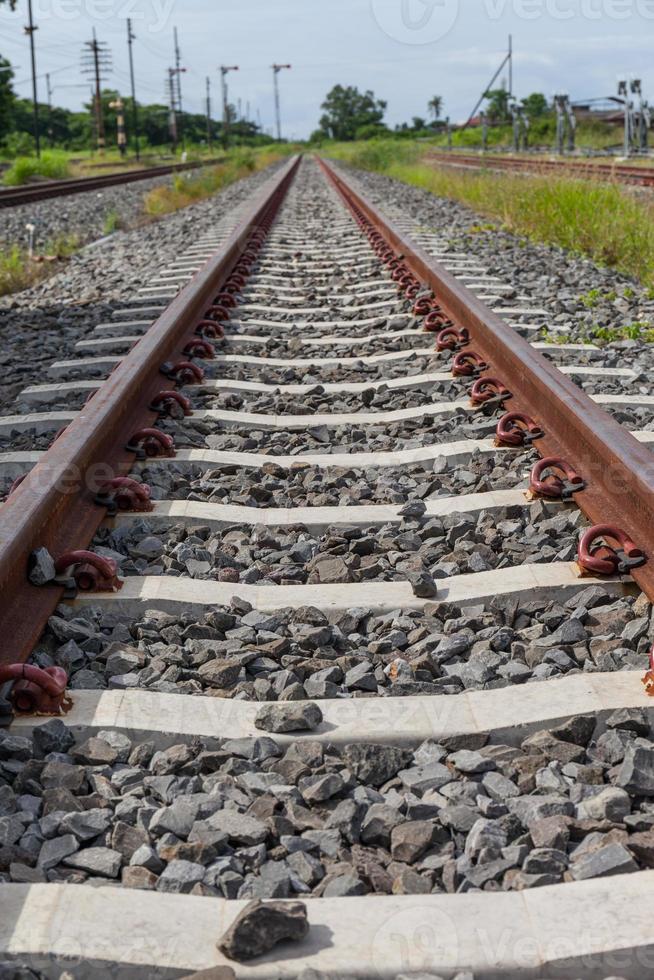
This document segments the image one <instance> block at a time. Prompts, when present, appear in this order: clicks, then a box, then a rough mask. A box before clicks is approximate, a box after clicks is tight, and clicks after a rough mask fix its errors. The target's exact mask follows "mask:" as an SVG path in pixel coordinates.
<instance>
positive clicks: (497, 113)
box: [484, 88, 511, 123]
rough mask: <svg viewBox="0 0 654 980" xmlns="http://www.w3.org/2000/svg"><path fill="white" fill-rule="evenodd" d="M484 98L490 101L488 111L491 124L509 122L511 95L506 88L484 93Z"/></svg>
mask: <svg viewBox="0 0 654 980" xmlns="http://www.w3.org/2000/svg"><path fill="white" fill-rule="evenodd" d="M484 97H485V98H487V99H488V107H487V109H486V111H487V113H488V117H489V119H490V121H491V122H494V123H499V122H508V120H509V119H510V117H511V113H510V112H509V100H510V98H511V97H510V95H509V93H508V92H507V90H506V89H505V88H494V89H491V91H489V92H484Z"/></svg>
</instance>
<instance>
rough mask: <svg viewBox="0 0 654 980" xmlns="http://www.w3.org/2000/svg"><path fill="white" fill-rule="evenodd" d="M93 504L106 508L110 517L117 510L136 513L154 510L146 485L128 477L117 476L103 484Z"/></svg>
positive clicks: (148, 488)
mask: <svg viewBox="0 0 654 980" xmlns="http://www.w3.org/2000/svg"><path fill="white" fill-rule="evenodd" d="M95 502H96V504H99V505H100V507H106V508H107V510H108V511H109V515H110V516H113V515H114V514H115V513H116V512H117V511H119V510H122V511H132V512H138V513H146V512H148V511H151V510H154V504H153V502H152V500H151V499H150V487H149V486H148V484H147V483H139V482H138V480H133V479H132V478H131V477H129V476H117V477H115V478H114V479H113V480H109V481H108V482H107V483H103V484H102V486H101V487H100V489H99V490H98V492H97V494H96V495H95Z"/></svg>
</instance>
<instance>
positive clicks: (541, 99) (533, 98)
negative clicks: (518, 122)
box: [522, 92, 549, 119]
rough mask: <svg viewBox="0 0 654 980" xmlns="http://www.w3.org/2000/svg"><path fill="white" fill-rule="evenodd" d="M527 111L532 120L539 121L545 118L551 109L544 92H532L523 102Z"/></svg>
mask: <svg viewBox="0 0 654 980" xmlns="http://www.w3.org/2000/svg"><path fill="white" fill-rule="evenodd" d="M522 104H523V106H524V107H525V111H526V113H527V115H528V116H529V117H530V119H538V117H539V116H544V115H545V113H546V112H547V111H548V109H549V104H548V102H547V99H546V98H545V96H544V95H543V93H542V92H532V93H531V95H528V96H527V98H526V99H523V100H522Z"/></svg>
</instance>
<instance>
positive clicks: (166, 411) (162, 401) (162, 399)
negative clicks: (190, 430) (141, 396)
mask: <svg viewBox="0 0 654 980" xmlns="http://www.w3.org/2000/svg"><path fill="white" fill-rule="evenodd" d="M174 404H177V405H179V407H180V408H181V409H182V412H183V413H184V415H193V409H192V408H191V403H190V401H189V400H188V398H187V397H186V395H183V394H182V393H181V391H160V392H159V394H158V395H155V396H154V398H153V399H152V401H151V402H150V408H151V409H152V411H153V412H159V414H160V415H172V414H173V405H174Z"/></svg>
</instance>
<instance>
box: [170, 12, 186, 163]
mask: <svg viewBox="0 0 654 980" xmlns="http://www.w3.org/2000/svg"><path fill="white" fill-rule="evenodd" d="M173 34H174V36H175V72H176V74H177V111H178V112H179V138H180V140H181V143H182V149H183V148H184V110H183V109H182V54H181V51H180V50H179V41H178V38H177V28H176V27H174V28H173ZM184 71H186V69H184Z"/></svg>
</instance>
